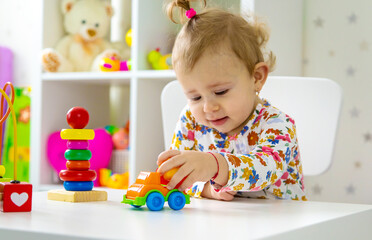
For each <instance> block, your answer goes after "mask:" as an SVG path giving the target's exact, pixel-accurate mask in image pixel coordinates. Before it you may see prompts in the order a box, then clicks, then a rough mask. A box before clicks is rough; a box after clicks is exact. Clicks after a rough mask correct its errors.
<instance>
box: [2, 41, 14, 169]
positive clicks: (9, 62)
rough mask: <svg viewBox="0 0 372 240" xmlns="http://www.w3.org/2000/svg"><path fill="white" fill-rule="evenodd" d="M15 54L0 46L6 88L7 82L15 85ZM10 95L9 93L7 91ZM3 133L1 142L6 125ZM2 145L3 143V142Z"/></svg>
mask: <svg viewBox="0 0 372 240" xmlns="http://www.w3.org/2000/svg"><path fill="white" fill-rule="evenodd" d="M13 59H14V56H13V52H12V50H10V49H9V48H6V47H2V46H0V86H5V84H6V83H7V82H10V83H13ZM6 92H7V93H9V92H8V91H6ZM7 106H8V105H7V103H6V102H5V104H4V112H3V113H2V115H5V112H6V109H7ZM1 128H2V132H1V134H0V137H1V140H2V139H3V138H4V137H3V135H4V132H5V131H4V130H5V124H3V126H2V127H1ZM1 143H2V141H1ZM2 147H3V146H2V144H0V164H1V156H2Z"/></svg>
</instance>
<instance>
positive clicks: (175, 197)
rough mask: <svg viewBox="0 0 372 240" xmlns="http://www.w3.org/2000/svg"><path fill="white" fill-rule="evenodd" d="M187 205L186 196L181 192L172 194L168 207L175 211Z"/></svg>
mask: <svg viewBox="0 0 372 240" xmlns="http://www.w3.org/2000/svg"><path fill="white" fill-rule="evenodd" d="M185 204H186V198H185V195H183V193H181V192H172V193H171V194H170V195H169V198H168V205H169V207H170V208H172V209H173V210H180V209H182V208H183V207H184V206H185Z"/></svg>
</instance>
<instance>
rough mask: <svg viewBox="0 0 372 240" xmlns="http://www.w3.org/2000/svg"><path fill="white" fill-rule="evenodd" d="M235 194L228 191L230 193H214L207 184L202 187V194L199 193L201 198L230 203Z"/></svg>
mask: <svg viewBox="0 0 372 240" xmlns="http://www.w3.org/2000/svg"><path fill="white" fill-rule="evenodd" d="M236 193H237V192H236V191H230V192H216V191H215V190H214V189H213V187H212V186H211V184H210V183H209V182H208V183H206V184H205V185H204V188H203V192H202V193H201V196H202V197H205V198H211V199H217V200H223V201H231V200H233V199H234V196H235V194H236Z"/></svg>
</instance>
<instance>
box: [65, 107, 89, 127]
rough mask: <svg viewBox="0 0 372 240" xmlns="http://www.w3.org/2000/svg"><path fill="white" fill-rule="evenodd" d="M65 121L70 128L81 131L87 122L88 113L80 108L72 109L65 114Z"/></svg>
mask: <svg viewBox="0 0 372 240" xmlns="http://www.w3.org/2000/svg"><path fill="white" fill-rule="evenodd" d="M66 119H67V123H68V125H69V126H70V127H71V128H74V129H83V128H85V127H86V126H87V124H88V122H89V113H88V111H87V110H85V109H84V108H82V107H73V108H71V109H70V110H69V111H68V112H67V115H66Z"/></svg>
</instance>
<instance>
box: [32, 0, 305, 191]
mask: <svg viewBox="0 0 372 240" xmlns="http://www.w3.org/2000/svg"><path fill="white" fill-rule="evenodd" d="M118 1H119V2H118ZM120 1H124V3H126V4H123V2H120ZM257 1H258V0H257ZM272 1H273V0H270V1H267V2H269V3H270V2H272ZM276 1H277V0H276ZM282 1H284V2H288V3H287V4H295V5H298V4H297V3H292V2H293V1H294V0H281V2H282ZM296 1H297V0H296ZM301 1H302V0H301ZM301 1H300V0H299V2H301ZM210 2H212V4H216V5H219V6H222V7H224V8H230V9H231V10H232V11H240V10H242V11H243V10H244V11H245V10H246V9H248V8H249V9H250V10H251V11H252V10H253V11H255V10H256V8H257V4H256V5H255V4H254V3H255V2H256V0H254V1H252V0H251V1H246V0H242V1H240V0H218V1H217V0H215V1H209V3H210ZM247 2H251V3H249V4H248V5H247ZM35 3H36V4H40V9H42V10H41V13H40V14H41V16H40V22H41V24H40V26H39V27H40V36H39V38H40V42H41V44H40V46H35V47H39V48H40V51H41V49H43V48H46V47H54V46H55V44H56V42H57V41H58V39H60V38H61V37H62V36H63V35H64V31H63V27H62V15H61V13H60V1H59V0H37V1H35ZM112 3H113V5H114V4H116V6H119V7H126V8H128V6H130V9H131V23H130V25H129V26H131V27H132V47H131V59H132V70H131V71H130V72H111V73H101V72H74V73H43V72H42V71H41V66H40V64H39V63H34V64H35V66H36V69H37V71H36V70H35V79H34V81H33V83H32V88H33V98H32V100H33V101H32V108H31V111H32V123H31V128H32V132H31V138H32V139H31V164H30V166H31V172H30V181H31V183H33V184H34V186H35V188H36V189H43V188H50V185H51V184H52V183H53V179H55V178H56V176H55V174H54V173H53V169H52V168H51V166H50V164H49V162H48V160H47V156H46V142H47V138H48V135H49V134H51V133H52V132H54V131H58V130H60V129H62V128H67V127H68V126H67V123H66V112H67V111H68V109H70V108H71V107H73V106H83V107H85V108H86V109H87V110H88V111H89V113H90V122H89V124H88V126H87V128H98V127H104V126H105V125H108V124H115V125H119V126H120V125H124V123H125V121H126V119H127V118H128V116H130V124H131V125H130V157H129V158H130V163H129V169H130V181H131V182H133V181H134V180H135V178H136V177H137V175H138V173H139V172H140V171H143V170H145V171H154V170H155V169H156V167H157V166H156V160H157V156H158V154H159V153H160V152H161V151H163V150H164V144H163V131H162V118H161V110H160V94H161V91H162V89H163V87H164V86H165V85H166V84H167V83H168V82H169V81H172V80H174V79H176V76H175V73H174V71H172V70H164V71H155V70H150V66H149V64H148V62H147V53H148V52H149V51H151V50H153V49H155V48H158V47H159V48H160V49H161V52H162V53H163V54H165V53H169V52H171V49H172V46H173V41H174V37H175V35H176V34H177V32H178V30H179V28H180V25H176V24H174V23H172V22H171V21H170V20H169V19H168V17H167V16H166V15H165V13H164V10H163V4H164V1H163V0H132V1H130V0H112ZM284 5H285V4H284ZM247 6H248V8H247ZM285 7H286V6H281V9H284V8H285ZM114 11H115V12H116V13H119V14H120V13H128V9H124V10H123V9H115V8H114ZM301 11H302V10H301ZM285 15H286V16H283V17H284V18H288V17H290V16H292V15H291V13H289V14H287V13H286V14H285ZM122 19H125V17H123V18H122ZM119 20H120V16H119ZM296 20H298V19H296ZM300 20H301V21H302V17H301V19H300ZM115 21H118V19H117V18H116V20H115ZM285 27H286V28H290V27H291V26H285ZM117 32H120V31H116V33H117ZM115 40H117V39H115ZM286 43H288V42H286ZM288 44H291V41H289V43H288ZM297 44H298V43H297ZM294 45H295V44H293V43H292V47H293V46H294ZM292 60H294V61H297V60H300V59H292ZM289 75H290V74H289Z"/></svg>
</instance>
